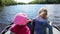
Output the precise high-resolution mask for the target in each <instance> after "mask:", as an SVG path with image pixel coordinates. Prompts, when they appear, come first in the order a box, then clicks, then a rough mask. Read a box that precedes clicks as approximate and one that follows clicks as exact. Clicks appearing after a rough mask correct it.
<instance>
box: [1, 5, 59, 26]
mask: <svg viewBox="0 0 60 34" xmlns="http://www.w3.org/2000/svg"><path fill="white" fill-rule="evenodd" d="M41 7H45V8H47V10H48V20H49V21H54V22H55V23H54V24H56V25H58V24H59V25H60V4H28V5H14V6H5V7H2V8H0V23H4V24H10V23H12V22H13V18H14V16H15V15H16V14H17V13H21V12H22V13H26V14H27V15H28V18H29V19H33V18H35V17H36V16H37V15H38V11H39V9H40V8H41Z"/></svg>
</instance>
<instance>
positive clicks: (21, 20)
mask: <svg viewBox="0 0 60 34" xmlns="http://www.w3.org/2000/svg"><path fill="white" fill-rule="evenodd" d="M14 24H16V25H25V24H27V15H26V14H25V13H18V14H17V15H16V16H15V17H14Z"/></svg>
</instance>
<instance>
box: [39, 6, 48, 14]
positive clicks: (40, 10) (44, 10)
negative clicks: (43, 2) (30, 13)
mask: <svg viewBox="0 0 60 34" xmlns="http://www.w3.org/2000/svg"><path fill="white" fill-rule="evenodd" d="M41 12H45V13H46V14H47V9H46V8H44V7H42V8H40V9H39V14H40V13H41Z"/></svg>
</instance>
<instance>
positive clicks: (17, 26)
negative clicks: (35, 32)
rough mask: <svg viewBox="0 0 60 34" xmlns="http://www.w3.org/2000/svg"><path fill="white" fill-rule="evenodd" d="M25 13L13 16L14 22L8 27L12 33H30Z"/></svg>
mask: <svg viewBox="0 0 60 34" xmlns="http://www.w3.org/2000/svg"><path fill="white" fill-rule="evenodd" d="M27 22H28V20H27V15H26V14H24V13H19V14H17V15H16V16H15V17H14V24H13V25H12V27H11V28H10V31H11V32H12V34H30V30H29V28H28V26H27Z"/></svg>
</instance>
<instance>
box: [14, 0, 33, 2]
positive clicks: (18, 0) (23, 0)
mask: <svg viewBox="0 0 60 34" xmlns="http://www.w3.org/2000/svg"><path fill="white" fill-rule="evenodd" d="M15 1H17V2H23V3H28V2H31V1H33V0H15Z"/></svg>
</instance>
